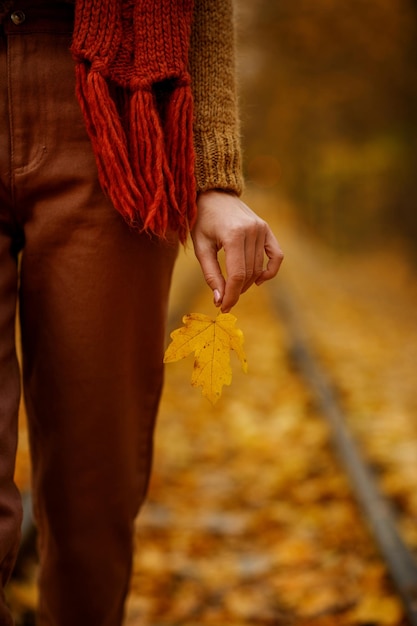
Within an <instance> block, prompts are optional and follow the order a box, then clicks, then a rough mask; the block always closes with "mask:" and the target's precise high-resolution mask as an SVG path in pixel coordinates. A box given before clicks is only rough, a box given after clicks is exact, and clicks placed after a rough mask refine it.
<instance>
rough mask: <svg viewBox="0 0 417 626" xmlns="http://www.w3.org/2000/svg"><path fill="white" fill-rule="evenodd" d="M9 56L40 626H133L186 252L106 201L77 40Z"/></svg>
mask: <svg viewBox="0 0 417 626" xmlns="http://www.w3.org/2000/svg"><path fill="white" fill-rule="evenodd" d="M29 20H30V15H27V16H26V24H29ZM9 54H10V58H11V67H12V68H13V71H12V77H11V79H12V84H13V85H14V90H13V97H12V102H11V108H12V111H13V120H14V122H13V123H14V133H15V135H14V151H13V153H14V187H15V197H16V205H17V206H18V207H19V216H20V219H21V221H22V224H23V226H24V232H25V246H24V250H23V255H22V264H21V287H20V310H21V328H22V348H23V355H24V386H25V399H26V407H27V413H28V420H29V430H30V440H31V451H32V463H33V491H34V502H35V515H36V519H37V523H38V527H39V536H40V542H39V550H40V578H39V585H40V611H39V623H40V624H41V625H42V626H74V624H76V625H77V626H87V625H88V626H120V624H121V622H122V615H123V604H124V600H125V596H126V593H127V588H128V583H129V577H130V571H131V559H132V534H133V522H134V518H135V516H136V513H137V511H138V508H139V507H140V504H141V502H142V501H143V498H144V495H145V491H146V488H147V484H148V478H149V471H150V463H151V454H152V434H153V427H154V420H155V415H156V410H157V405H158V401H159V396H160V391H161V385H162V378H163V369H162V356H163V342H164V325H165V317H166V309H167V299H168V290H169V285H170V279H171V272H172V267H173V264H174V259H175V257H176V252H177V244H176V241H172V242H168V243H164V244H162V243H158V242H155V241H153V240H152V239H150V238H149V237H148V236H146V235H143V236H140V235H138V234H137V233H133V232H131V231H130V230H129V229H128V227H127V226H126V224H125V223H124V222H123V220H122V219H121V218H120V216H119V215H118V214H117V213H116V212H115V210H114V209H113V207H112V206H110V204H109V202H108V201H107V200H106V199H105V198H104V196H103V194H102V192H101V189H100V187H99V185H98V182H97V177H96V168H95V163H94V158H93V155H92V151H91V148H90V143H89V140H88V138H87V135H86V133H85V130H84V124H83V120H82V118H81V114H80V112H79V107H78V104H77V102H76V100H75V97H74V93H73V92H74V77H73V64H72V60H71V58H70V55H69V52H68V40H67V36H66V35H64V34H59V33H53V34H52V33H46V32H42V33H40V34H39V33H36V32H30V30H29V32H27V33H26V34H25V35H24V36H19V35H13V36H11V37H10V42H9ZM22 75H23V76H24V77H25V80H24V81H22V80H20V77H21V76H22ZM24 103H25V106H23V105H24Z"/></svg>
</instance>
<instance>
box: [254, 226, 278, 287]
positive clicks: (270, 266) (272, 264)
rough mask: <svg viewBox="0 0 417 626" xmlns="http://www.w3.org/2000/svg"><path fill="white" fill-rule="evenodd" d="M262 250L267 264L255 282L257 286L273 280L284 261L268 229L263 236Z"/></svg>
mask: <svg viewBox="0 0 417 626" xmlns="http://www.w3.org/2000/svg"><path fill="white" fill-rule="evenodd" d="M264 250H265V254H266V256H267V257H268V263H267V265H266V268H265V269H264V270H263V271H262V273H261V275H260V276H259V278H257V280H256V281H255V282H256V284H257V285H262V283H264V282H265V281H267V280H270V279H271V278H274V276H276V275H277V273H278V270H279V268H280V267H281V263H282V261H283V259H284V253H283V252H282V250H281V247H280V245H279V243H278V241H277V240H276V238H275V235H274V234H273V233H272V231H271V229H270V228H269V227H268V229H267V233H266V236H265V244H264Z"/></svg>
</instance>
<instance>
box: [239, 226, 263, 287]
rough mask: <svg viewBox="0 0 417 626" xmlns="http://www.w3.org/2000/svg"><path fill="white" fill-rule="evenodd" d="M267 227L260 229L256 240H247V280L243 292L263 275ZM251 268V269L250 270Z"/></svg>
mask: <svg viewBox="0 0 417 626" xmlns="http://www.w3.org/2000/svg"><path fill="white" fill-rule="evenodd" d="M264 249H265V229H264V228H262V229H260V230H259V231H258V233H257V236H256V239H255V241H254V240H253V239H252V240H251V241H247V242H246V273H247V280H246V283H245V285H244V286H243V289H242V293H244V292H245V291H247V290H248V289H249V287H250V286H251V285H253V283H255V282H256V281H257V280H258V278H259V277H260V276H261V274H262V272H263V269H264V258H265V253H264ZM249 268H250V270H249Z"/></svg>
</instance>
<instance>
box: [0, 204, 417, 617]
mask: <svg viewBox="0 0 417 626" xmlns="http://www.w3.org/2000/svg"><path fill="white" fill-rule="evenodd" d="M253 200H254V201H253V202H252V205H253V206H254V208H256V209H258V210H259V211H260V212H262V213H264V214H265V215H267V216H268V219H270V220H271V221H272V222H276V225H275V231H276V232H277V233H281V234H280V239H281V243H282V246H283V248H284V250H285V252H286V259H285V261H284V265H283V268H282V271H281V277H280V278H279V279H278V280H277V281H276V283H275V285H274V288H278V289H279V286H280V281H281V283H282V285H285V286H286V288H288V289H290V290H291V293H292V294H293V297H294V298H295V301H296V303H297V305H298V309H299V311H300V315H302V320H303V324H304V327H305V331H306V334H307V337H308V338H309V340H310V341H311V345H312V346H313V347H314V349H315V350H316V352H317V353H318V355H319V356H320V359H321V360H322V362H323V363H324V364H325V366H326V367H327V368H329V370H330V372H331V374H332V377H333V378H334V380H335V381H336V383H337V385H338V386H339V388H340V390H341V393H342V398H343V401H344V404H345V407H346V408H347V410H348V412H349V415H350V418H351V422H352V427H353V428H354V431H355V433H356V434H357V436H358V437H359V439H360V441H361V442H363V445H364V447H365V449H366V452H367V455H368V458H370V460H371V461H372V463H373V464H374V465H375V466H376V467H378V468H379V469H380V472H381V479H382V484H383V485H384V488H385V489H386V491H387V492H388V493H389V494H390V495H391V496H393V497H394V498H395V500H396V502H397V504H401V506H402V509H403V512H404V516H403V529H404V531H405V532H406V534H407V538H408V539H409V541H410V542H411V543H413V542H414V544H413V545H415V544H417V541H416V537H415V530H414V524H413V520H414V521H415V516H416V503H417V500H416V496H415V494H416V493H417V491H416V489H415V487H416V477H415V472H413V471H412V467H413V465H414V467H415V460H416V456H417V437H416V421H415V419H414V421H413V419H412V415H413V413H414V415H415V408H416V407H415V404H416V400H415V394H414V392H413V382H414V381H413V367H412V366H413V355H414V356H415V353H414V352H413V350H414V349H415V346H416V339H417V331H416V329H415V310H416V303H417V290H416V288H415V287H414V283H413V282H412V278H413V276H412V273H411V270H409V268H408V265H407V264H406V263H405V261H404V260H403V259H402V257H401V255H396V254H395V253H394V252H390V251H383V252H380V251H379V252H378V251H377V252H375V253H372V254H370V255H368V256H367V257H366V258H362V259H359V258H355V257H350V258H349V259H345V258H338V257H335V255H334V254H332V255H330V253H329V252H328V251H324V250H322V249H321V248H320V246H319V245H318V244H316V243H314V242H312V240H311V238H308V237H305V236H304V235H302V234H301V233H297V234H294V232H295V231H294V228H293V227H290V226H289V225H288V223H287V222H288V220H287V218H285V228H284V227H283V221H284V216H283V214H282V216H281V215H280V211H279V210H277V212H278V215H277V217H275V211H276V206H275V203H274V202H272V200H271V199H270V198H267V197H265V196H259V197H254V198H253ZM278 209H279V207H278ZM195 271H196V266H195V262H194V260H193V255H192V252H191V251H190V252H189V253H188V254H187V255H183V256H182V257H181V259H180V261H179V264H178V268H177V275H176V279H175V285H174V290H173V298H172V308H173V310H175V311H178V312H179V317H178V319H174V320H173V324H174V326H178V325H179V324H180V321H181V316H182V314H184V313H188V312H190V311H198V312H202V313H207V314H215V309H214V307H213V305H212V304H211V296H210V294H209V293H208V290H207V289H206V287H205V286H204V284H203V282H202V280H201V279H200V278H198V279H197V282H196V283H195V284H196V286H195V297H194V298H193V301H192V302H187V303H186V304H185V303H184V304H183V296H182V294H183V292H184V289H185V287H184V286H187V285H189V284H190V281H193V280H194V278H192V277H193V276H194V274H195ZM183 306H184V307H185V306H186V307H187V308H186V309H185V310H184V308H182V307H183ZM233 312H234V314H235V315H236V316H237V318H238V326H239V327H240V328H241V329H242V330H243V332H244V334H245V351H246V354H247V358H248V365H249V372H248V374H246V375H245V374H243V373H242V372H241V370H240V365H239V362H238V360H237V358H235V355H232V366H233V381H232V385H231V387H226V388H224V390H223V395H222V398H221V399H220V400H219V401H218V403H217V404H216V406H215V407H212V406H211V405H210V404H209V403H208V402H207V400H205V399H204V398H203V397H202V396H201V394H200V392H199V391H198V390H196V389H193V388H192V387H191V385H190V377H191V367H192V358H190V359H186V360H183V361H181V362H178V363H174V364H169V365H167V367H166V386H165V392H164V396H163V400H162V405H161V411H160V418H159V422H158V428H157V433H156V444H155V461H154V472H153V478H152V482H151V486H150V491H149V499H148V503H147V505H146V507H145V508H144V510H143V511H142V514H141V515H140V516H139V518H138V521H137V533H136V548H135V564H134V575H133V578H132V587H131V594H130V598H129V602H128V610H127V616H126V625H125V626H139V625H140V626H174V625H179V624H184V625H188V626H197V625H204V624H217V625H219V626H244V625H245V626H246V625H248V626H249V625H256V624H260V625H261V624H265V625H267V624H271V625H277V626H279V625H283V626H292V625H295V626H298V625H300V626H339V625H340V626H354V625H362V626H372V625H374V626H399V625H400V624H402V623H405V622H403V615H402V609H401V605H400V604H399V602H398V599H397V597H396V595H395V593H394V591H393V589H392V586H391V583H390V581H389V578H388V576H387V573H386V570H385V567H384V564H383V563H382V561H381V560H380V557H379V555H378V552H377V550H376V548H375V546H374V543H373V541H372V539H371V537H370V535H369V533H368V530H367V528H366V526H365V525H364V523H363V519H362V517H361V514H360V512H359V511H358V508H357V506H356V504H355V502H354V501H353V499H352V495H351V491H350V487H349V485H348V484H347V481H346V479H345V476H344V473H343V471H342V470H341V468H340V465H339V463H338V460H337V459H336V458H335V455H334V453H333V451H332V449H331V445H330V443H329V433H328V430H327V426H326V424H325V422H324V420H323V418H322V416H321V415H320V414H319V413H318V411H317V409H316V408H315V404H314V401H313V398H312V396H311V394H310V391H309V390H308V389H307V388H306V386H305V383H304V381H303V380H302V379H301V378H300V376H299V374H298V372H297V371H296V370H295V368H294V366H293V364H292V363H291V360H290V359H289V357H288V353H287V346H288V336H287V330H286V328H285V326H284V325H283V322H282V321H281V320H280V319H278V318H277V316H276V313H275V311H274V310H273V307H272V305H271V300H270V293H269V290H268V288H267V287H265V286H263V287H262V288H260V289H258V288H254V289H252V290H251V291H250V292H249V293H248V294H246V295H245V296H244V297H243V298H242V300H241V302H240V303H239V305H238V306H237V307H236V308H235V309H234V311H233ZM413 321H414V324H413ZM414 362H415V361H414ZM26 448H27V446H26V439H25V431H24V426H23V425H22V438H21V452H20V456H19V464H18V479H19V482H20V483H21V484H22V485H24V484H25V482H26V481H27V472H28V466H27V453H26ZM33 588H34V587H33V582H31V583H30V584H29V587H25V588H23V587H22V586H20V587H19V586H16V585H15V588H14V590H13V589H12V591H14V596H13V593H11V596H12V597H13V598H14V602H15V604H16V605H17V606H18V605H19V599H20V603H21V604H24V602H25V601H28V602H30V598H32V601H33V595H34V594H33ZM19 593H20V595H19ZM25 594H26V595H25ZM31 594H32V595H31Z"/></svg>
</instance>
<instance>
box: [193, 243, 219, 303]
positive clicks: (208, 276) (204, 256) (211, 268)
mask: <svg viewBox="0 0 417 626" xmlns="http://www.w3.org/2000/svg"><path fill="white" fill-rule="evenodd" d="M195 254H196V257H197V259H198V262H199V263H200V265H201V269H202V271H203V275H204V279H205V281H206V283H207V285H208V286H209V287H210V289H211V290H212V291H213V302H214V304H215V305H216V306H220V305H221V303H222V301H223V297H224V291H225V282H226V281H225V279H224V276H223V274H222V271H221V268H220V265H219V262H218V259H217V251H216V250H215V249H214V248H211V247H207V248H203V249H201V248H199V249H196V250H195Z"/></svg>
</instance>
